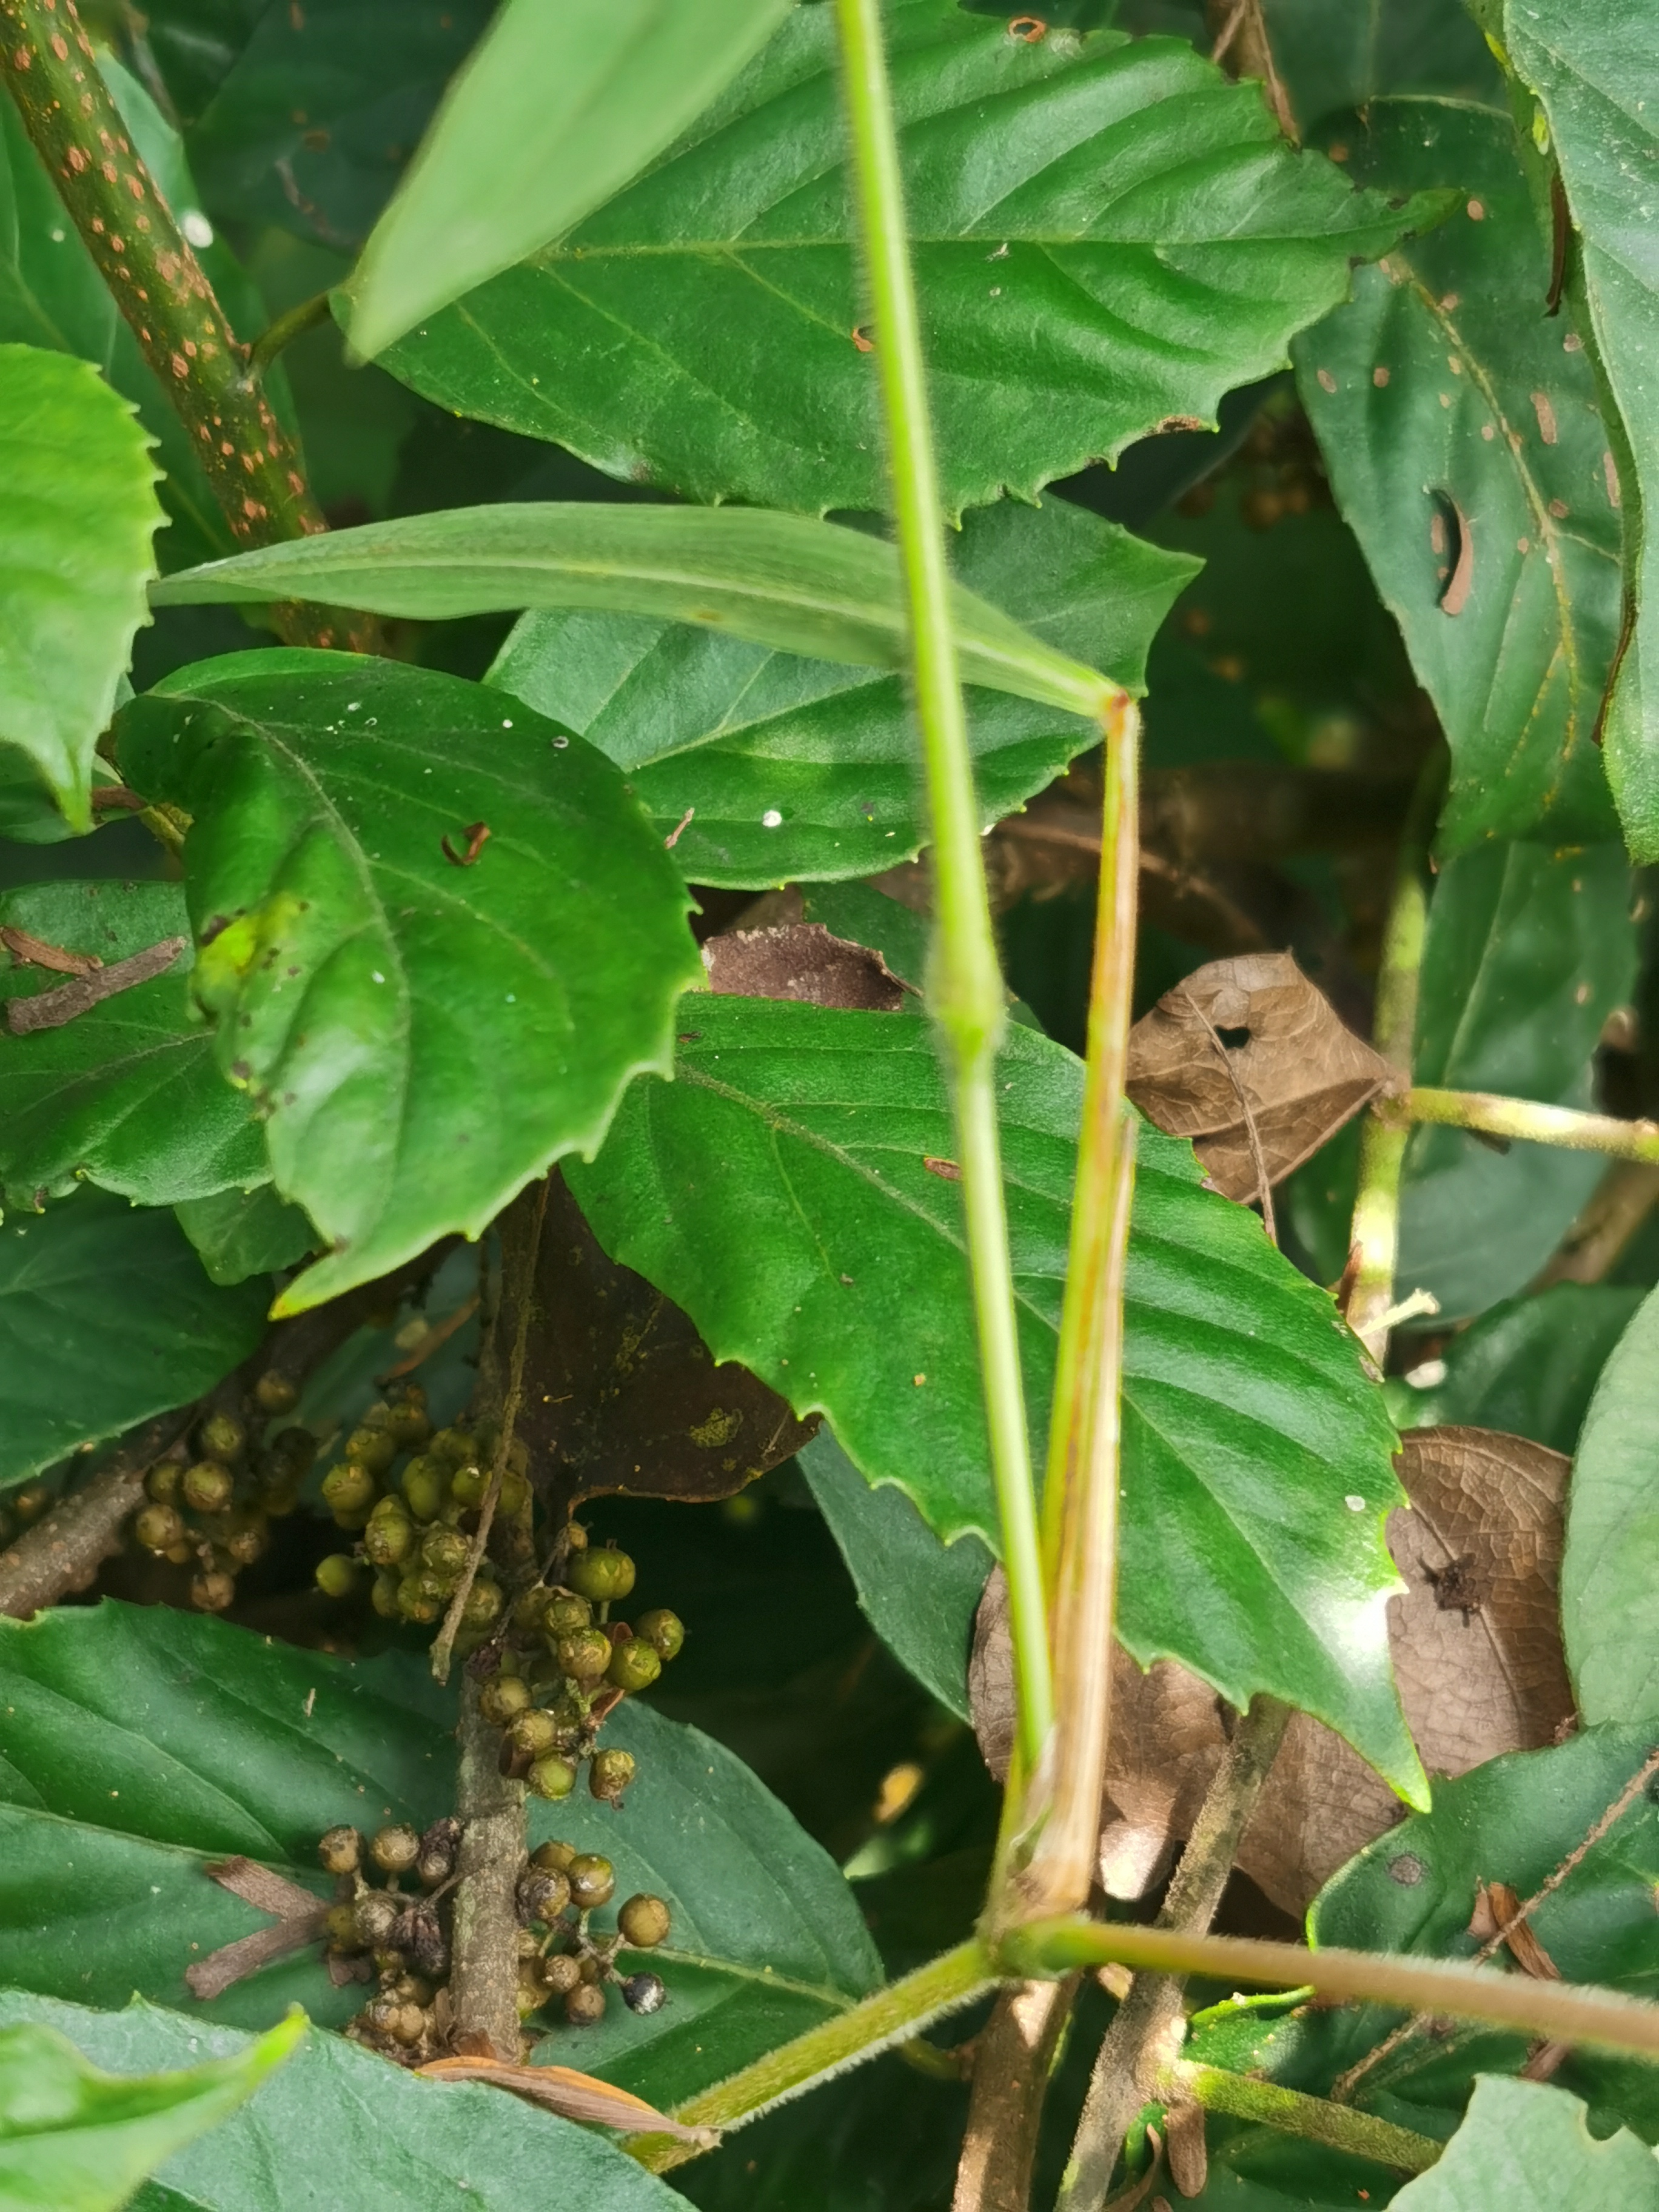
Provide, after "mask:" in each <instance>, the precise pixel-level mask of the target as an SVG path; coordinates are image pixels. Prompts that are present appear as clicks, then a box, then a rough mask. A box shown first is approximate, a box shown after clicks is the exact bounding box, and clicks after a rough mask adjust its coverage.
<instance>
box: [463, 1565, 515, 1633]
mask: <svg viewBox="0 0 1659 2212" xmlns="http://www.w3.org/2000/svg"><path fill="white" fill-rule="evenodd" d="M505 1603H506V1600H505V1599H504V1598H503V1597H502V1595H501V1584H500V1583H495V1582H491V1581H490V1579H489V1577H488V1576H487V1575H480V1576H479V1577H478V1578H477V1581H476V1582H475V1583H473V1585H472V1587H471V1589H470V1590H469V1591H468V1592H467V1594H466V1601H465V1604H464V1605H463V1606H462V1607H461V1626H462V1627H463V1628H471V1629H475V1630H476V1629H480V1628H493V1627H494V1626H495V1623H496V1622H497V1621H498V1620H500V1619H501V1607H502V1606H503V1605H504V1604H505Z"/></svg>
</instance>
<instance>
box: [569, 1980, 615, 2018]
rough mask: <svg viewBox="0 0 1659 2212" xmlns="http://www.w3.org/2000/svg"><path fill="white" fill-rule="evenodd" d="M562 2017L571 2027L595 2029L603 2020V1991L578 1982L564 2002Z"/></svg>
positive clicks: (591, 1985) (587, 1983) (588, 1983)
mask: <svg viewBox="0 0 1659 2212" xmlns="http://www.w3.org/2000/svg"><path fill="white" fill-rule="evenodd" d="M564 2016H565V2018H566V2019H567V2020H568V2021H569V2022H570V2025H571V2026H572V2027H598V2026H599V2022H600V2021H602V2020H603V2019H604V2018H605V1991H604V1990H602V1989H599V1988H597V1987H596V1986H595V1985H594V1984H592V1982H578V1983H577V1984H576V1986H575V1988H574V1990H571V1992H570V1994H569V1996H568V1997H567V1998H566V1999H565V2001H564Z"/></svg>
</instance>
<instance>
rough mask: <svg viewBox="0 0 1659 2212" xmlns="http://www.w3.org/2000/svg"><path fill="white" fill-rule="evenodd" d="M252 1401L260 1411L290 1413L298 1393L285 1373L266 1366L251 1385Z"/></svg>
mask: <svg viewBox="0 0 1659 2212" xmlns="http://www.w3.org/2000/svg"><path fill="white" fill-rule="evenodd" d="M253 1402H254V1404H255V1405H256V1406H257V1407H258V1408H259V1411H260V1412H261V1413H292V1412H293V1411H294V1408H295V1406H297V1405H298V1404H299V1402H300V1393H299V1391H298V1389H296V1388H295V1385H294V1383H291V1382H290V1381H289V1378H288V1376H286V1375H279V1374H278V1373H277V1371H276V1369H275V1368H274V1367H271V1368H267V1369H266V1370H265V1372H264V1374H263V1375H262V1376H260V1377H259V1379H258V1382H257V1383H255V1384H254V1386H253Z"/></svg>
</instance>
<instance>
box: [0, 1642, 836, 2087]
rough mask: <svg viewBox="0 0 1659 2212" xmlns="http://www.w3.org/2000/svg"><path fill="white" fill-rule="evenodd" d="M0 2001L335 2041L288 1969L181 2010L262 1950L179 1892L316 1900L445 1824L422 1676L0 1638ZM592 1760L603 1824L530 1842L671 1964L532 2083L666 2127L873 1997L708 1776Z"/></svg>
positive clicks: (792, 1862)
mask: <svg viewBox="0 0 1659 2212" xmlns="http://www.w3.org/2000/svg"><path fill="white" fill-rule="evenodd" d="M693 1626H695V1623H694V1624H693ZM0 1711H3V1712H4V1715H5V1718H6V1735H5V1754H4V1761H3V1763H0V1981H3V1982H5V1983H8V1984H12V1985H15V1986H16V1987H19V1988H22V1989H27V1990H34V1991H36V1992H38V1993H39V1994H40V1995H43V1996H75V1997H78V1998H81V1999H82V2000H84V2001H88V2002H94V2003H105V2004H118V2003H123V2002H125V2000H126V1997H127V1996H129V1995H130V1994H131V1992H132V1991H133V1990H138V1991H139V1992H140V1993H141V1994H143V1996H149V1997H151V1998H154V1999H155V2000H157V2001H158V2002H164V2003H167V2004H173V2005H178V2006H180V2007H182V2008H185V2009H187V2010H190V2011H191V2012H192V2013H193V2014H195V2015H198V2016H200V2017H203V2018H205V2019H210V2020H214V2021H229V2022H232V2023H234V2024H238V2025H245V2026H250V2027H254V2026H260V2025H263V2024H264V2023H265V2022H267V2021H269V2020H270V2018H271V2017H272V2016H273V2015H275V2014H276V2013H279V2012H280V2011H281V2009H282V2008H283V2005H285V2004H288V2003H290V2002H298V2003H301V2004H303V2005H304V2007H305V2008H306V2010H307V2012H308V2013H310V2014H311V2015H312V2016H313V2018H314V2019H317V2020H319V2021H323V2022H325V2023H328V2024H331V2025H335V2026H339V2025H343V2023H344V2022H345V2021H347V2020H348V2019H349V2017H350V2015H352V2013H353V2012H355V2011H356V2009H357V2008H358V2007H359V2005H360V2004H361V2003H362V1990H361V1988H360V1987H359V1986H357V1985H355V1984H349V1985H348V1986H347V1987H346V1988H345V1989H344V1990H336V1989H334V1988H333V1987H332V1985H331V1983H330V1981H329V1979H328V1978H327V1975H326V1974H325V1971H324V1969H323V1966H322V1963H321V1960H320V1958H319V1955H318V1954H317V1953H316V1952H315V1951H313V1952H302V1953H295V1954H291V1955H290V1956H289V1958H288V1959H286V1960H281V1961H279V1962H278V1963H277V1964H276V1965H275V1966H269V1967H266V1968H265V1969H264V1971H263V1972H260V1973H259V1974H258V1975H256V1976H253V1977H252V1978H250V1979H248V1980H246V1981H244V1982H240V1983H238V1984H235V1985H234V1987H233V1988H232V1989H231V1990H228V1991H227V1992H226V1994H225V1995H224V1996H222V1997H220V1998H218V1999H216V2001H215V2002H213V2003H212V2004H210V2005H208V2006H205V2007H204V2006H198V2005H197V2003H196V2002H195V2000H194V1999H193V1998H191V1996H189V1994H188V1991H187V1990H186V1987H185V1983H184V1980H183V1972H184V1969H185V1966H188V1965H189V1964H190V1963H191V1960H193V1959H198V1958H201V1957H204V1956H205V1955H206V1954H208V1953H209V1952H210V1951H211V1950H213V1949H214V1948H216V1947H217V1946H218V1945H219V1944H221V1943H224V1942H231V1941H233V1940H234V1938H236V1937H238V1936H244V1935H246V1934H248V1933H249V1932H251V1930H252V1929H254V1928H257V1927H260V1926H264V1924H265V1918H264V1916H263V1915H261V1914H259V1913H258V1912H256V1911H254V1909H253V1908H252V1906H250V1905H246V1904H244V1903H242V1902H241V1901H240V1899H236V1898H234V1897H232V1896H231V1895H230V1894H229V1893H228V1892H227V1891H225V1890H223V1889H222V1888H221V1887H218V1885H217V1884H216V1883H214V1882H212V1881H209V1880H207V1879H206V1878H205V1877H204V1873H203V1864H204V1861H206V1860H209V1859H212V1858H216V1857H222V1855H223V1854H224V1853H226V1852H228V1851H241V1852H246V1854H247V1856H248V1857H251V1858H255V1859H258V1860H260V1861H262V1862H263V1863H267V1864H270V1865H273V1866H276V1867H277V1868H278V1869H280V1870H281V1871H282V1872H283V1874H284V1875H287V1877H288V1878H289V1880H290V1881H298V1882H300V1883H301V1884H303V1885H305V1886H307V1887H310V1888H312V1889H314V1890H316V1891H317V1892H318V1893H319V1895H321V1894H322V1893H325V1892H326V1890H327V1887H328V1885H327V1883H326V1882H325V1880H324V1877H323V1876H322V1875H321V1873H320V1872H319V1869H318V1866H317V1861H316V1844H317V1838H319V1836H320V1835H321V1834H322V1832H323V1831H324V1830H325V1828H327V1827H330V1826H333V1825H334V1824H335V1823H336V1822H337V1821H351V1822H355V1823H356V1824H357V1825H358V1826H368V1827H372V1826H378V1825H379V1824H380V1822H381V1821H383V1820H400V1819H402V1820H414V1821H415V1822H416V1824H417V1825H420V1826H424V1825H425V1824H426V1823H427V1822H428V1821H429V1820H435V1819H436V1818H437V1817H438V1815H439V1814H441V1813H447V1812H448V1811H450V1810H451V1809H452V1808H453V1792H454V1780H455V1747H454V1737H453V1727H454V1693H453V1691H451V1692H447V1693H446V1692H441V1691H439V1690H437V1689H435V1686H433V1684H432V1682H431V1680H430V1678H429V1676H428V1674H427V1672H426V1668H425V1663H424V1660H423V1658H422V1657H420V1656H416V1655H414V1654H412V1653H411V1654H399V1655H397V1656H396V1657H395V1658H390V1659H382V1660H377V1661H374V1662H371V1663H369V1664H368V1665H365V1666H357V1667H351V1666H348V1665H345V1664H344V1663H343V1662H341V1661H339V1660H337V1659H332V1658H329V1657H327V1656H324V1655H323V1654H321V1653H318V1652H312V1651H301V1650H296V1649H295V1648H294V1647H293V1646H291V1645H288V1644H274V1643H271V1642H270V1641H268V1640H267V1639H265V1638H263V1637H258V1636H255V1635H252V1634H251V1633H249V1632H248V1631H246V1630H245V1629H240V1628H234V1627H232V1626H229V1625H228V1623H226V1622H223V1621H221V1620H213V1619H209V1618H204V1617H200V1616H197V1615H193V1614H191V1613H178V1612H173V1611H171V1610H168V1609H166V1608H161V1607H156V1608H147V1609H139V1608H137V1607H131V1606H123V1605H118V1604H115V1603H113V1602H112V1601H105V1602H104V1603H103V1604H102V1605H100V1606H99V1607H95V1608H94V1609H92V1610H87V1609H84V1608H76V1609H73V1610H70V1611H67V1612H56V1613H43V1614H41V1615H40V1618H39V1619H38V1620H35V1621H34V1622H33V1623H31V1624H29V1625H27V1626H18V1625H16V1624H14V1623H10V1622H0ZM605 1741H607V1742H609V1743H616V1744H618V1745H621V1746H622V1747H623V1748H625V1749H627V1750H629V1751H631V1752H632V1753H634V1755H635V1759H637V1761H638V1763H639V1770H640V1771H639V1774H638V1777H637V1779H636V1780H635V1784H634V1786H633V1787H632V1789H631V1790H629V1798H628V1808H627V1814H626V1817H625V1819H623V1820H620V1821H619V1820H618V1819H617V1815H616V1814H614V1813H613V1812H612V1811H611V1808H609V1807H608V1806H605V1805H600V1804H599V1803H598V1802H595V1801H594V1800H593V1799H592V1798H591V1797H589V1796H587V1795H586V1792H584V1793H582V1794H581V1795H580V1796H579V1797H573V1798H571V1799H569V1800H568V1802H566V1803H565V1804H563V1805H562V1806H558V1807H550V1806H545V1805H542V1804H539V1803H538V1805H537V1806H536V1808H534V1810H533V1812H532V1840H533V1841H535V1842H541V1841H544V1840H545V1839H546V1838H549V1837H551V1836H560V1837H562V1838H566V1839H567V1840H568V1841H570V1842H573V1843H574V1844H577V1846H578V1848H580V1849H585V1850H604V1851H605V1853H606V1855H607V1856H608V1857H610V1858H611V1860H612V1862H613V1863H614V1864H615V1866H616V1869H617V1903H618V1904H620V1903H621V1901H622V1900H623V1899H625V1898H627V1897H628V1896H629V1895H631V1894H632V1893H634V1892H635V1891H636V1890H641V1889H646V1890H650V1891H653V1893H656V1894H657V1895H659V1896H660V1897H663V1898H665V1899H666V1900H667V1902H668V1904H669V1905H670V1907H671V1910H672V1912H673V1916H674V1924H673V1929H672V1931H671V1936H672V1941H671V1944H670V1945H668V1946H666V1947H665V1948H664V1950H663V1951H661V1952H659V1953H656V1954H653V1962H654V1963H655V1964H656V1965H657V1966H658V1967H659V1971H660V1972H661V1973H662V1975H663V1978H664V1979H665V1982H667V1984H668V1985H669V1988H670V1991H671V1996H670V2001H669V2002H668V2003H667V2004H665V2006H664V2007H663V2008H662V2010H661V2011H660V2012H659V2013H656V2014H653V2015H649V2016H648V2017H641V2016H639V2015H635V2014H632V2013H629V2012H627V2011H625V2010H624V2009H623V2007H622V2006H621V2005H620V2003H618V2004H617V2006H616V2007H615V2008H614V2015H611V2016H607V2019H606V2021H605V2022H604V2023H602V2024H601V2025H600V2026H599V2027H593V2028H591V2029H586V2030H584V2031H583V2033H582V2035H581V2038H580V2053H578V2052H577V2051H575V2049H574V2047H573V2045H572V2043H571V2041H570V2039H569V2038H568V2034H566V2033H555V2034H554V2035H553V2036H552V2038H551V2039H550V2042H549V2043H548V2045H546V2046H544V2049H543V2051H542V2056H543V2057H544V2058H551V2059H555V2060H556V2062H557V2063H560V2064H564V2065H571V2064H575V2065H579V2066H580V2068H581V2069H582V2070H583V2071H584V2072H588V2073H594V2072H599V2073H602V2074H604V2075H605V2076H606V2077H607V2078H611V2079H616V2080H617V2081H622V2082H623V2084H624V2086H626V2087H632V2088H634V2089H635V2090H636V2091H637V2092H638V2093H641V2094H642V2095H645V2096H646V2097H647V2098H649V2099H651V2100H653V2101H655V2102H657V2103H659V2104H665V2103H667V2102H669V2101H671V2100H673V2099H675V2098H677V2097H679V2096H682V2095H689V2094H690V2093H693V2092H695V2091H696V2090H698V2089H702V2088H704V2087H708V2085H709V2084H710V2083H711V2082H713V2081H718V2080H720V2078H721V2077H722V2076H723V2075H726V2074H728V2073H731V2072H732V2071H734V2070H735V2069H736V2068H738V2067H739V2066H742V2065H746V2064H747V2063H749V2062H750V2060H751V2059H753V2058H757V2057H760V2056H761V2055H762V2054H763V2052H764V2051H768V2050H769V2049H771V2048H772V2047H773V2045H775V2044H777V2043H781V2042H783V2041H785V2040H787V2038H788V2037H790V2036H792V2035H793V2034H795V2033H799V2031H800V2030H801V2029H803V2028H805V2027H811V2026H812V2025H814V2024H815V2023H816V2022H817V2021H821V2020H823V2019H825V2018H828V2017H829V2015H831V2014H833V2013H834V2012H836V2010H838V2009H844V2008H846V2007H847V2006H848V2004H850V2003H852V2002H854V2001H855V2000H856V1999H857V1998H858V1997H860V1996H863V1995H865V1994H866V1991H867V1990H869V1989H870V1988H871V1987H872V1986H873V1984H875V1982H876V1981H878V1979H879V1972H878V1965H877V1961H876V1955H875V1952H874V1949H873V1947H872V1944H871V1942H870V1939H869V1936H868V1934H867V1933H866V1929H865V1928H864V1925H863V1923H862V1921H861V1920H860V1916H859V1912H858V1908H857V1905H856V1904H855V1903H854V1899H853V1894H852V1892H851V1891H850V1890H849V1889H848V1886H847V1883H846V1882H845V1881H844V1880H843V1879H842V1875H840V1873H839V1872H838V1871H837V1869H836V1867H835V1865H834V1863H832V1862H831V1861H830V1860H829V1858H828V1857H826V1856H825V1854H824V1853H823V1851H822V1850H820V1849H819V1848H818V1846H817V1844H813V1843H812V1842H811V1841H810V1840H809V1839H808V1838H807V1837H806V1836H805V1834H804V1833H803V1832H801V1830H800V1829H799V1827H798V1826H796V1824H795V1822H794V1821H793V1820H792V1818H791V1817H790V1815H789V1814H787V1812H785V1810H784V1809H783V1808H782V1807H781V1805H780V1804H779V1803H778V1802H777V1801H776V1800H775V1798H774V1797H772V1796H770V1795H769V1793H768V1792H767V1791H766V1790H764V1789H763V1787H762V1785H761V1784H759V1783H758V1782H757V1780H756V1779H755V1778H754V1776H753V1775H752V1774H750V1771H748V1769H747V1768H746V1767H744V1765H742V1764H741V1763H740V1762H739V1761H738V1759H735V1758H733V1757H732V1753H730V1752H728V1751H726V1750H725V1749H723V1748H722V1747H720V1746H719V1745H718V1744H716V1743H714V1742H713V1741H711V1740H710V1739H709V1738H708V1737H707V1736H705V1735H701V1734H700V1733H699V1732H698V1731H697V1730H696V1729H689V1728H686V1727H684V1726H683V1725H681V1724H679V1723H676V1722H673V1721H670V1720H666V1719H665V1718H664V1717H662V1716H661V1715H660V1714H659V1713H656V1712H653V1711H652V1710H651V1709H650V1706H649V1705H646V1704H642V1703H640V1702H637V1701H635V1700H629V1703H628V1704H627V1705H625V1706H623V1708H622V1709H621V1711H618V1712H617V1713H616V1714H615V1715H614V1716H613V1717H611V1719H610V1720H609V1721H607V1723H606V1724H605ZM71 1850H72V1852H73V1857H74V1866H75V1880H74V1881H72V1882H66V1881H65V1880H64V1859H65V1854H66V1852H67V1851H71ZM595 1924H596V1925H597V1926H599V1927H601V1928H605V1927H607V1926H611V1925H613V1924H614V1914H613V1912H612V1911H611V1910H610V1909H606V1910H605V1911H603V1912H601V1913H600V1914H599V1916H598V1917H597V1919H596V1923H595ZM94 1931H95V1932H94ZM641 1963H642V1962H641Z"/></svg>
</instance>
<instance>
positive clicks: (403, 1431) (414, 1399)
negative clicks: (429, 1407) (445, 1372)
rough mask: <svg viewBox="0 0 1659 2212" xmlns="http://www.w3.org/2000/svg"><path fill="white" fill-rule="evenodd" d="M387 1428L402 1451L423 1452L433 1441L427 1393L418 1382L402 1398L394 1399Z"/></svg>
mask: <svg viewBox="0 0 1659 2212" xmlns="http://www.w3.org/2000/svg"><path fill="white" fill-rule="evenodd" d="M386 1426H387V1427H388V1428H389V1429H390V1430H391V1431H392V1435H393V1436H394V1437H396V1439H397V1442H398V1449H399V1450H400V1451H422V1450H423V1449H425V1447H426V1445H427V1444H428V1443H429V1442H430V1441H431V1437H432V1424H431V1422H430V1421H429V1420H428V1419H427V1412H426V1393H425V1391H424V1390H422V1388H421V1386H420V1384H419V1383H412V1384H410V1387H409V1389H406V1390H405V1391H404V1394H403V1395H402V1396H401V1397H398V1398H395V1399H393V1401H392V1406H391V1408H390V1411H389V1413H388V1416H387V1419H386Z"/></svg>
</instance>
